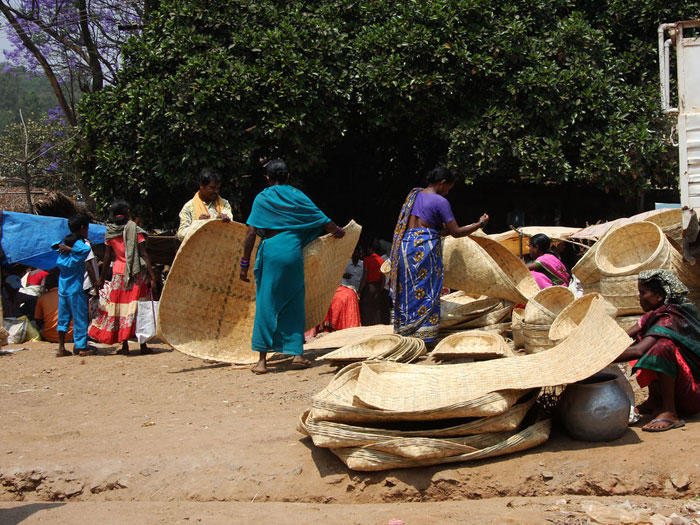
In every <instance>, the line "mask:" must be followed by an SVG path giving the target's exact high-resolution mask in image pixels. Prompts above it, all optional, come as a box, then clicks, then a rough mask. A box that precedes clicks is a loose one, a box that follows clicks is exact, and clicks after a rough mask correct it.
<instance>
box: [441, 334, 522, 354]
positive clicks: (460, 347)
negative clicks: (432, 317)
mask: <svg viewBox="0 0 700 525" xmlns="http://www.w3.org/2000/svg"><path fill="white" fill-rule="evenodd" d="M512 355H513V353H512V352H511V351H510V348H509V347H508V345H507V344H506V342H505V340H504V339H503V337H501V336H500V335H498V334H495V333H492V332H483V331H477V330H472V331H469V332H458V333H456V334H452V335H448V336H447V337H445V338H444V339H443V340H442V341H440V342H439V343H438V344H437V345H436V346H435V349H434V350H433V351H432V352H431V353H430V356H431V357H433V359H452V358H456V357H471V358H472V359H474V360H476V361H480V360H483V359H496V358H498V357H508V356H512Z"/></svg>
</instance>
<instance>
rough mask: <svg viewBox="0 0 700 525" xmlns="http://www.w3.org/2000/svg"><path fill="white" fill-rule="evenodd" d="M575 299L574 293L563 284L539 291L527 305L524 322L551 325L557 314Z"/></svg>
mask: <svg viewBox="0 0 700 525" xmlns="http://www.w3.org/2000/svg"><path fill="white" fill-rule="evenodd" d="M573 301H574V294H573V292H572V291H571V290H569V289H568V288H565V287H563V286H550V287H549V288H544V289H543V290H540V291H539V292H537V295H535V296H534V297H533V298H532V299H530V300H529V301H528V303H527V304H526V305H525V312H524V314H523V322H524V323H528V324H540V325H551V324H552V322H553V321H554V319H556V317H557V315H559V314H560V313H561V311H562V310H563V309H564V308H566V307H567V306H568V305H569V304H571V303H572V302H573Z"/></svg>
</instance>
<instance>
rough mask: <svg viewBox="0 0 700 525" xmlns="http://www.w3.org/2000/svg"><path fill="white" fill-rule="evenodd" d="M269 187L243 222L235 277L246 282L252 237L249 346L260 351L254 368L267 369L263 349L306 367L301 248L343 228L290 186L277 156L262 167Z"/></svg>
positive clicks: (258, 370)
mask: <svg viewBox="0 0 700 525" xmlns="http://www.w3.org/2000/svg"><path fill="white" fill-rule="evenodd" d="M266 177H267V182H268V184H269V185H270V187H269V188H266V189H264V190H263V191H261V192H260V193H259V194H258V195H257V197H255V201H254V202H253V208H252V210H251V212H250V216H249V217H248V220H247V221H246V224H247V225H248V231H247V232H246V236H245V240H244V243H243V257H242V258H241V262H240V266H241V270H240V279H241V280H243V281H248V268H249V265H250V256H251V253H252V252H253V246H254V244H255V236H256V235H259V236H260V238H261V241H260V245H259V246H258V251H257V254H256V259H255V269H254V275H255V287H256V290H255V323H254V326H253V341H252V348H253V350H255V351H256V352H260V359H259V360H258V362H257V364H256V365H255V366H254V367H253V372H254V373H256V374H264V373H266V372H267V353H268V352H282V353H285V354H289V355H293V356H294V360H293V361H292V363H294V364H297V365H303V366H308V365H310V364H311V362H310V361H309V360H308V359H304V358H303V357H302V356H301V354H302V352H303V347H304V325H305V321H306V320H305V311H304V258H303V254H302V250H303V248H304V246H306V245H307V244H309V243H310V242H311V241H313V240H314V239H315V238H316V237H318V236H319V234H320V233H321V232H322V231H326V232H327V233H332V234H333V235H334V236H335V237H337V238H341V237H342V236H343V235H345V230H343V229H342V228H341V227H339V226H336V224H335V223H334V222H333V221H331V220H330V219H329V218H328V217H326V215H324V213H323V212H322V211H321V210H320V209H318V207H316V205H315V204H314V203H313V202H311V199H309V198H308V197H307V196H306V195H304V193H303V192H302V191H301V190H298V189H297V188H294V187H292V186H290V185H289V170H288V169H287V165H286V164H285V162H284V161H282V160H271V161H270V162H268V164H267V166H266Z"/></svg>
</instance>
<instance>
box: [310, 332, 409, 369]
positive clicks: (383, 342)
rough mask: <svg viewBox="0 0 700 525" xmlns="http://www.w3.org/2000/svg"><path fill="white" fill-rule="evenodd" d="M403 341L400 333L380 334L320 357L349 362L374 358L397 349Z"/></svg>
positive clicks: (321, 358) (327, 359)
mask: <svg viewBox="0 0 700 525" xmlns="http://www.w3.org/2000/svg"><path fill="white" fill-rule="evenodd" d="M402 341H403V337H401V336H400V335H394V334H392V335H378V336H374V337H370V338H368V339H365V340H364V341H360V342H359V343H353V344H350V345H346V346H343V347H341V348H338V350H335V351H333V352H330V353H328V354H326V355H324V356H321V357H319V359H320V360H326V361H339V362H347V363H352V362H355V361H364V360H365V359H372V358H375V357H377V356H379V355H381V354H384V353H386V352H392V351H394V350H396V349H397V348H398V347H399V346H400V345H401V344H402Z"/></svg>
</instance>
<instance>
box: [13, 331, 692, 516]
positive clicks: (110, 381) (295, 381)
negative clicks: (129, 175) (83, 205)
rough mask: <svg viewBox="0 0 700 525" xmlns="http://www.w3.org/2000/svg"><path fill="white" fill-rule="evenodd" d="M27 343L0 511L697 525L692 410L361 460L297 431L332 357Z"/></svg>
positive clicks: (17, 375) (18, 367)
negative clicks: (395, 458)
mask: <svg viewBox="0 0 700 525" xmlns="http://www.w3.org/2000/svg"><path fill="white" fill-rule="evenodd" d="M24 346H26V347H27V348H28V349H27V350H23V351H20V352H17V353H15V354H11V355H7V356H2V357H0V394H1V395H2V398H3V400H4V403H3V405H2V410H1V411H0V414H1V415H2V426H1V428H0V523H1V524H5V523H19V522H22V523H127V522H128V523H133V522H140V523H194V522H203V523H231V522H238V523H263V522H265V523H270V522H273V523H326V522H329V521H333V522H338V523H378V524H379V523H384V524H386V523H388V521H389V520H390V519H392V518H399V519H401V520H404V521H405V522H406V523H407V524H411V525H412V524H414V523H436V522H441V523H447V522H455V523H457V522H460V523H562V524H564V523H566V524H576V523H587V522H588V519H589V518H590V514H586V509H587V508H588V510H589V511H590V512H594V511H595V512H598V513H600V512H603V511H602V510H601V509H608V510H609V511H610V512H613V514H614V513H615V512H617V513H620V512H632V513H637V514H639V513H644V512H646V513H654V512H656V513H658V514H661V515H663V516H666V517H668V516H671V514H672V513H677V514H678V515H680V516H683V517H685V518H686V519H691V520H693V521H691V523H696V521H695V519H696V518H698V521H697V523H700V497H699V496H698V495H699V494H700V454H698V450H700V418H697V417H696V418H690V419H686V422H687V424H686V426H685V427H683V428H680V429H674V430H672V431H669V432H663V433H657V434H651V433H643V432H641V431H640V428H639V426H635V427H632V428H630V429H629V430H628V431H627V433H626V434H625V435H624V436H623V437H622V438H620V439H619V440H617V441H614V442H611V443H604V444H594V443H584V442H578V441H574V440H572V439H570V438H568V437H567V436H566V435H565V434H564V432H563V431H562V430H561V429H559V428H557V427H555V429H554V431H553V433H552V437H551V439H550V440H549V442H547V443H546V444H545V445H543V446H540V447H538V448H536V449H532V450H529V451H526V452H523V453H519V454H514V455H510V456H504V457H501V458H495V459H489V460H483V461H478V462H472V463H461V464H455V465H447V466H439V467H429V468H421V469H398V470H391V471H385V472H376V473H362V472H353V471H350V470H348V469H347V468H346V467H345V466H344V465H343V464H342V463H341V462H340V460H338V459H337V458H336V457H335V456H334V455H333V454H332V453H330V452H329V451H327V450H323V449H318V448H315V447H314V446H313V445H312V444H311V441H310V440H309V439H308V438H304V437H303V436H302V435H301V434H299V433H297V432H296V430H295V427H296V422H297V418H298V417H299V415H300V414H301V413H302V412H303V410H304V409H305V408H307V407H308V405H309V403H310V398H311V396H312V395H313V394H314V393H315V392H317V391H319V390H320V389H321V388H323V386H325V385H326V384H327V383H328V381H330V379H331V378H332V376H333V373H334V370H335V369H334V368H333V367H331V366H329V365H328V364H323V362H319V363H317V364H315V366H313V367H312V368H310V369H306V370H292V369H291V368H290V366H289V360H286V361H282V362H279V363H277V364H274V365H273V367H272V368H271V371H272V373H270V374H267V375H266V376H255V375H253V374H252V373H250V372H249V371H248V370H247V368H236V367H231V366H226V365H221V364H215V363H209V362H205V361H202V360H200V359H196V358H191V357H188V356H185V355H183V354H181V353H179V352H176V351H172V350H170V349H169V348H167V347H165V346H159V345H157V346H155V348H156V350H157V352H156V353H155V354H153V355H147V356H141V355H138V352H133V351H132V355H130V356H128V357H125V356H118V355H115V354H114V352H115V351H116V347H112V348H103V349H101V350H100V354H101V355H98V356H91V357H84V358H81V357H64V358H55V357H53V351H54V350H55V345H52V344H49V343H28V344H26V345H24ZM135 346H136V345H134V347H135ZM323 352H324V351H313V352H312V353H311V356H318V355H320V354H321V353H323ZM626 501H628V502H629V503H627V504H625V502H626ZM234 502H235V503H234ZM329 504H332V505H329ZM623 504H624V506H621V505H623ZM587 505H588V507H587ZM591 509H593V510H591ZM596 509H597V510H596ZM595 512H594V514H595ZM614 515H615V516H617V514H614ZM234 520H235V521H234ZM613 522H614V521H613Z"/></svg>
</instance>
